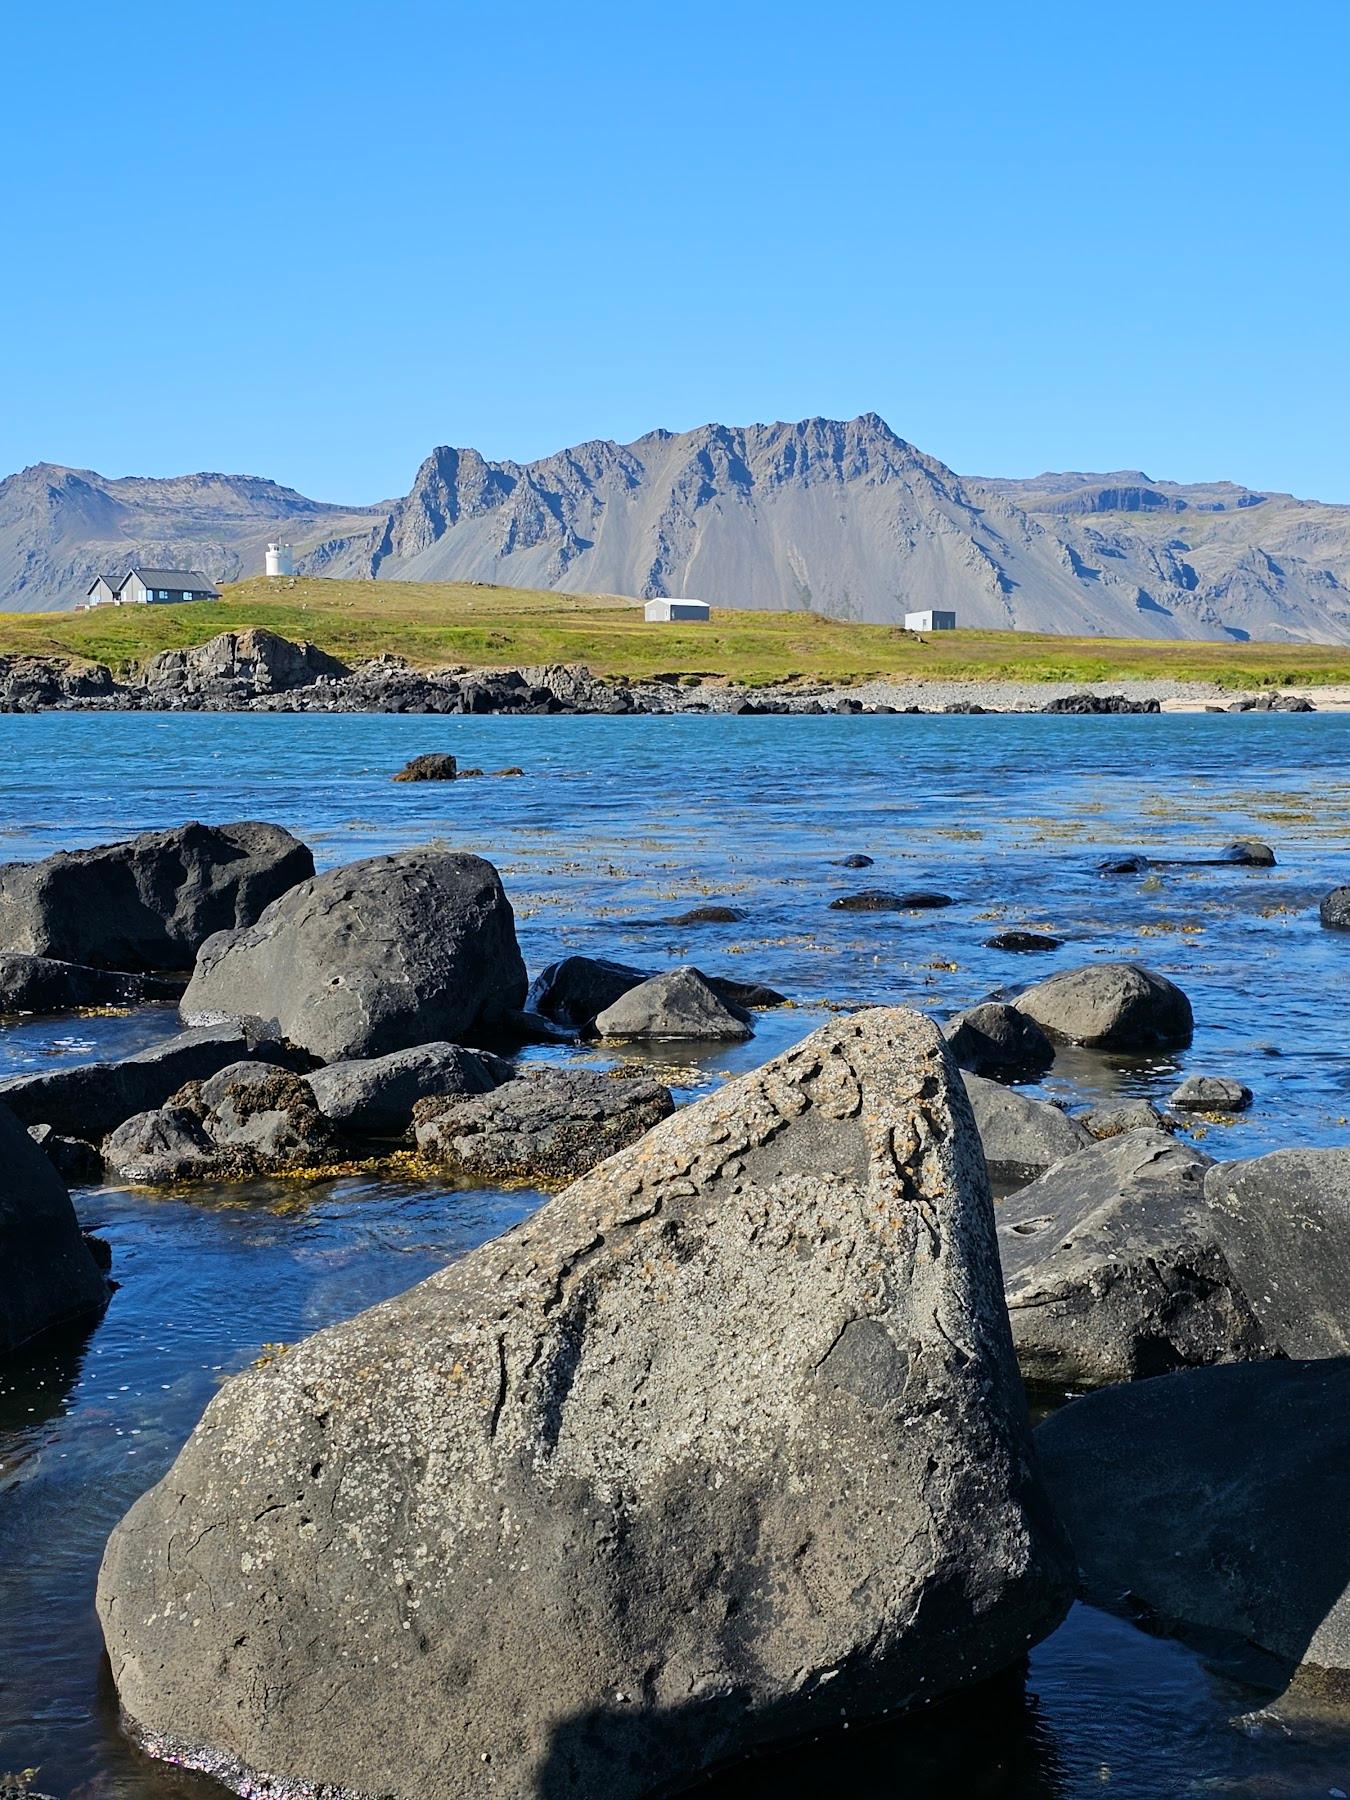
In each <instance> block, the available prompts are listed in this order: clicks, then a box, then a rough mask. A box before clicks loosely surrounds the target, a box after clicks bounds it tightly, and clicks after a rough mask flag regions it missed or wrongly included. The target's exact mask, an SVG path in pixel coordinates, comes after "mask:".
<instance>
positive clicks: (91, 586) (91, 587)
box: [84, 575, 113, 594]
mask: <svg viewBox="0 0 1350 1800" xmlns="http://www.w3.org/2000/svg"><path fill="white" fill-rule="evenodd" d="M100 581H101V582H102V583H103V585H104V587H105V588H107V589H109V591H111V589H112V585H113V584H112V582H111V581H109V580H108V577H107V576H106V575H95V577H94V579H93V580H92V581H91V582H90V583H89V586H88V587H87V588H86V589H85V590H84V591H85V593H86V594H92V593H93V591H94V589H95V588H96V587H97V586H98V584H99V582H100Z"/></svg>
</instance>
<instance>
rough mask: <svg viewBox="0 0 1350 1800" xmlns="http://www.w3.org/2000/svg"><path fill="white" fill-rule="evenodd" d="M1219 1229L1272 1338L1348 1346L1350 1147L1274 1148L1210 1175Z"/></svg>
mask: <svg viewBox="0 0 1350 1800" xmlns="http://www.w3.org/2000/svg"><path fill="white" fill-rule="evenodd" d="M1205 1199H1206V1201H1207V1203H1208V1205H1209V1206H1210V1208H1211V1210H1212V1212H1213V1215H1214V1229H1215V1231H1216V1233H1217V1235H1218V1236H1219V1238H1220V1240H1221V1241H1222V1243H1223V1246H1224V1253H1225V1255H1226V1256H1227V1258H1228V1261H1229V1263H1230V1265H1231V1266H1232V1268H1233V1271H1234V1273H1235V1274H1236V1275H1237V1277H1238V1279H1239V1280H1240V1281H1241V1282H1242V1284H1243V1287H1244V1288H1245V1289H1246V1291H1247V1293H1248V1294H1249V1295H1250V1296H1251V1303H1252V1308H1253V1310H1254V1311H1255V1313H1256V1314H1257V1316H1258V1317H1259V1319H1260V1321H1261V1326H1262V1329H1263V1330H1264V1332H1265V1334H1266V1336H1267V1338H1268V1339H1269V1340H1270V1342H1271V1343H1272V1345H1273V1346H1274V1347H1275V1348H1276V1349H1277V1350H1278V1351H1279V1352H1280V1353H1281V1354H1282V1355H1284V1356H1345V1355H1348V1354H1350V1150H1344V1149H1338V1150H1276V1151H1274V1152H1273V1153H1272V1154H1271V1155H1269V1156H1257V1157H1253V1158H1252V1159H1251V1160H1250V1161H1247V1162H1229V1163H1220V1164H1219V1165H1218V1166H1217V1167H1216V1168H1213V1169H1211V1170H1210V1171H1209V1174H1208V1175H1207V1176H1206V1177H1205Z"/></svg>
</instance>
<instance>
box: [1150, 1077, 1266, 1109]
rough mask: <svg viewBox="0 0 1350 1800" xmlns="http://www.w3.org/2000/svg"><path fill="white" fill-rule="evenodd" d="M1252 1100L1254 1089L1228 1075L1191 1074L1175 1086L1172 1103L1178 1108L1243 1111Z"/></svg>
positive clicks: (1170, 1103) (1170, 1101) (1170, 1102)
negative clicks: (1178, 1085)
mask: <svg viewBox="0 0 1350 1800" xmlns="http://www.w3.org/2000/svg"><path fill="white" fill-rule="evenodd" d="M1251 1103H1252V1090H1251V1089H1250V1088H1249V1087H1246V1086H1244V1084H1243V1083H1242V1082H1240V1081H1234V1080H1233V1079H1232V1078H1231V1077H1230V1076H1228V1075H1188V1076H1187V1077H1186V1079H1185V1080H1184V1081H1183V1082H1182V1084H1181V1086H1180V1087H1178V1088H1176V1089H1174V1091H1173V1093H1172V1097H1171V1099H1170V1100H1169V1101H1168V1105H1169V1106H1175V1107H1176V1109H1177V1110H1178V1112H1196V1113H1240V1112H1246V1110H1247V1108H1248V1107H1249V1106H1250V1105H1251Z"/></svg>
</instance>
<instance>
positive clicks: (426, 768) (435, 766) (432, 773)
mask: <svg viewBox="0 0 1350 1800" xmlns="http://www.w3.org/2000/svg"><path fill="white" fill-rule="evenodd" d="M458 773H459V764H458V763H457V762H456V760H455V758H454V757H453V756H449V755H446V754H444V753H442V752H438V751H435V750H429V751H427V753H426V754H425V755H423V756H414V757H413V759H412V761H411V762H407V763H404V765H403V767H402V768H401V769H400V770H399V772H398V774H397V775H395V777H394V780H395V781H453V780H454V779H455V777H456V776H457V775H458ZM474 773H475V774H477V773H478V771H477V770H474Z"/></svg>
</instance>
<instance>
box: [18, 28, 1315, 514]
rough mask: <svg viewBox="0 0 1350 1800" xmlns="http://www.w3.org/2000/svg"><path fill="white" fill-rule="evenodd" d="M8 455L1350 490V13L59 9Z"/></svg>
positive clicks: (30, 67)
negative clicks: (872, 453)
mask: <svg viewBox="0 0 1350 1800" xmlns="http://www.w3.org/2000/svg"><path fill="white" fill-rule="evenodd" d="M0 43H2V44H3V49H4V64H5V75H6V79H5V97H4V103H3V107H0V154H2V156H3V162H2V163H0V166H2V167H3V169H4V171H5V182H4V224H5V236H6V240H7V247H8V255H7V257H6V259H5V261H6V265H7V266H6V271H5V276H4V279H3V282H0V473H4V472H7V471H8V470H11V469H14V468H18V467H20V466H22V465H23V464H26V463H30V462H36V461H39V460H51V461H58V462H66V463H74V464H78V465H82V466H86V467H91V468H96V469H100V470H102V471H103V472H105V473H108V474H125V473H129V472H136V473H147V474H169V473H176V472H180V471H184V470H190V469H203V468H205V469H223V470H229V471H245V472H250V473H258V474H266V475H270V476H272V477H274V478H275V479H277V480H279V481H283V482H287V483H289V484H292V485H294V486H296V487H299V488H301V489H303V490H304V491H306V492H307V493H310V494H314V495H316V496H318V497H320V498H325V499H333V500H347V501H365V500H375V499H378V498H382V497H385V496H388V495H391V494H395V493H401V492H403V491H405V490H406V488H407V487H408V485H409V482H410V481H411V478H412V475H413V472H414V470H415V468H416V466H417V463H418V462H419V461H420V459H421V458H422V456H423V455H424V454H425V452H426V451H427V450H428V449H429V448H430V447H431V446H432V445H434V444H438V443H447V442H448V443H456V444H473V445H476V446H477V447H479V448H480V449H482V450H483V451H484V452H486V453H487V454H489V455H492V456H514V457H517V458H521V459H524V458H529V457H532V456H538V455H542V454H546V453H547V452H549V451H550V450H554V449H557V448H559V447H561V446H562V445H564V444H568V443H573V442H575V441H577V440H580V439H584V438H590V437H616V438H620V439H626V438H631V437H634V436H636V435H638V434H639V433H641V432H643V431H645V430H648V429H650V428H652V427H653V426H656V425H666V426H669V427H672V428H675V429H678V428H682V427H687V426H690V425H695V424H698V423H701V422H703V421H706V420H708V419H720V420H723V421H725V422H728V423H744V422H747V421H750V420H754V419H774V418H788V419H795V418H799V417H802V416H804V415H807V414H810V413H825V414H828V415H831V416H850V415H852V414H854V413H857V412H861V411H866V410H868V409H873V408H874V409H876V410H877V411H879V412H881V413H882V414H883V415H884V416H885V417H886V418H887V419H888V420H889V421H890V423H891V424H892V425H893V426H894V427H895V428H896V430H897V431H899V432H900V433H901V434H902V435H903V436H905V437H908V438H910V439H912V440H913V441H914V442H916V443H917V444H919V445H920V446H921V447H922V448H924V449H925V450H929V451H931V452H932V453H933V454H935V455H937V456H940V457H942V458H943V459H944V460H945V461H947V462H949V463H951V464H952V465H953V466H954V467H955V468H957V469H958V470H960V471H963V472H965V473H1001V474H1029V473H1034V472H1036V471H1038V470H1040V469H1043V468H1088V469H1109V468H1121V467H1140V466H1142V467H1143V468H1145V469H1147V470H1148V471H1149V472H1150V473H1152V474H1154V475H1157V476H1172V477H1175V478H1179V479H1183V480H1184V479H1200V478H1208V477H1216V476H1230V477H1233V478H1236V479H1241V480H1245V481H1248V482H1250V483H1252V484H1254V485H1258V486H1272V487H1283V488H1289V489H1292V490H1294V491H1296V492H1300V493H1305V494H1311V495H1316V496H1318V497H1321V498H1325V499H1338V500H1350V431H1347V420H1348V418H1350V370H1348V368H1347V327H1348V325H1350V304H1348V297H1350V230H1348V229H1347V227H1348V226H1350V127H1348V126H1347V118H1348V117H1350V107H1348V105H1347V90H1348V89H1350V74H1348V72H1347V71H1348V70H1350V56H1348V55H1347V52H1348V51H1350V8H1348V7H1347V6H1346V5H1345V4H1344V0H1339V3H1333V4H1322V3H1316V4H1308V3H1304V4H1300V3H1299V0H1291V3H1288V4H1285V5H1283V6H1280V7H1270V6H1267V5H1261V6H1255V5H1247V4H1229V5H1217V4H1209V3H1208V0H1170V3H1169V4H1166V5H1162V4H1155V3H1154V0H1134V3H1133V4H1130V5H1126V6H1111V7H1106V6H1092V5H1086V4H1083V3H1082V0H1075V3H1074V4H1058V3H1056V4H1037V3H1036V0H1030V3H1029V4H1026V5H1022V6H1015V5H1009V4H1008V3H1007V0H998V3H997V4H989V3H985V0H976V3H972V4H965V5H941V4H935V3H934V0H925V3H924V4H919V5H914V4H909V3H908V0H899V3H893V4H880V3H878V4H874V5H867V6H860V5H854V4H849V3H848V0H834V4H830V5H822V4H820V3H819V0H814V3H813V4H809V5H803V4H796V3H795V0H779V3H777V4H773V5H768V4H759V3H758V0H754V3H745V4H741V3H738V0H716V3H705V0H679V3H678V4H676V5H672V6H660V7H658V6H655V5H648V4H644V3H643V0H625V3H624V4H615V5H610V4H586V3H585V0H580V3H579V4H573V5H572V6H560V5H557V4H547V5H539V4H535V3H534V0H519V3H517V4H515V5H511V6H502V5H478V6H465V5H457V4H453V3H450V4H445V3H438V4H424V3H423V0H388V4H386V5H384V6H375V5H355V4H350V3H348V0H323V4H319V3H318V0H276V4H274V5H268V6H264V5H261V4H255V3H254V0H233V3H231V0H226V4H225V5H223V6H213V7H207V6H200V7H199V6H196V5H192V4H183V0H175V3H174V4H172V5H169V4H162V3H161V0H124V3H123V4H121V5H116V6H114V5H109V4H106V0H99V3H97V4H93V3H91V0H68V3H67V4H65V5H63V6H22V7H13V8H11V9H9V11H8V12H7V14H6V17H5V20H4V23H3V26H0Z"/></svg>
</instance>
